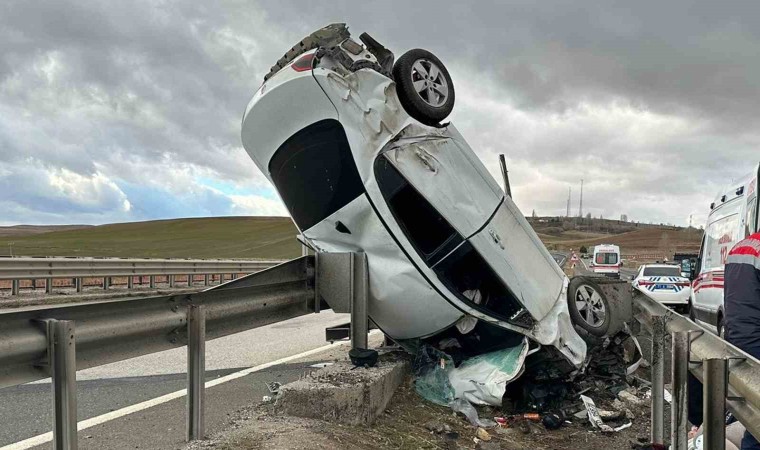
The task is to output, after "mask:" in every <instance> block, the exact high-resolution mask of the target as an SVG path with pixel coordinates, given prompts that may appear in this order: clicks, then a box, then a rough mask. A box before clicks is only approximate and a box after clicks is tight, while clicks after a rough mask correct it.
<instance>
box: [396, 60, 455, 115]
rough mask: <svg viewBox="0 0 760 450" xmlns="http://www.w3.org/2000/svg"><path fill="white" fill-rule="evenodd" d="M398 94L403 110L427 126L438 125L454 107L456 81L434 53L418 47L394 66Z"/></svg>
mask: <svg viewBox="0 0 760 450" xmlns="http://www.w3.org/2000/svg"><path fill="white" fill-rule="evenodd" d="M393 80H394V81H395V82H396V93H397V95H398V99H399V101H400V102H401V106H403V107H404V110H405V111H406V112H407V114H409V115H410V116H412V117H413V118H415V119H417V120H418V121H420V122H422V123H424V124H425V125H431V126H435V125H438V124H439V123H440V122H441V121H442V120H443V119H445V118H446V117H447V116H448V115H449V114H451V111H452V110H453V109H454V83H453V82H452V80H451V75H449V71H448V70H446V66H444V65H443V63H442V62H441V60H439V59H438V58H437V57H436V56H435V55H433V54H432V53H430V52H429V51H427V50H423V49H421V48H415V49H413V50H409V51H408V52H406V53H404V54H403V55H401V57H400V58H399V59H398V60H397V61H396V63H395V64H394V65H393Z"/></svg>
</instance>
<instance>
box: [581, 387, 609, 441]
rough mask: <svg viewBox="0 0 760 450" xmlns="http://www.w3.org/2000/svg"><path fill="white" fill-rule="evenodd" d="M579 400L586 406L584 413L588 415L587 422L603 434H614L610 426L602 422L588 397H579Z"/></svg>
mask: <svg viewBox="0 0 760 450" xmlns="http://www.w3.org/2000/svg"><path fill="white" fill-rule="evenodd" d="M581 400H582V401H583V404H584V405H586V413H587V414H588V420H589V422H591V425H593V426H594V427H595V428H598V429H600V430H602V431H603V432H605V433H612V432H614V430H613V429H612V427H611V426H609V425H606V424H605V423H604V421H602V418H601V417H600V416H599V411H598V410H597V409H596V405H595V404H594V401H593V400H591V398H590V397H586V396H585V395H581Z"/></svg>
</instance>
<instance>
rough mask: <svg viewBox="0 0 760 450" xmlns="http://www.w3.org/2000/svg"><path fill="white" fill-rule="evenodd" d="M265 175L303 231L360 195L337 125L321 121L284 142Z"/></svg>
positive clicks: (360, 187) (353, 165)
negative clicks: (267, 175) (267, 174)
mask: <svg viewBox="0 0 760 450" xmlns="http://www.w3.org/2000/svg"><path fill="white" fill-rule="evenodd" d="M269 173H270V175H271V177H272V181H273V182H274V185H275V187H276V188H277V190H278V191H279V192H280V195H281V196H282V199H283V201H284V202H285V205H286V206H287V207H288V210H289V211H290V214H291V215H292V216H293V220H294V221H295V223H296V225H298V228H300V229H301V230H307V229H309V228H311V227H312V226H314V225H315V224H317V223H319V222H321V221H322V220H324V219H325V218H327V217H328V216H330V215H331V214H333V213H334V212H336V211H338V210H339V209H341V208H342V207H344V206H346V205H347V204H348V203H350V202H351V201H352V200H354V199H355V198H357V197H359V196H360V195H362V194H363V193H364V184H363V183H362V181H361V178H360V177H359V172H358V170H357V169H356V163H355V162H354V158H353V155H351V148H350V147H349V144H348V139H347V138H346V133H345V131H344V130H343V126H341V124H340V122H338V121H336V120H332V119H330V120H323V121H320V122H317V123H315V124H313V125H309V126H308V127H306V128H304V129H302V130H301V131H299V132H298V133H296V134H294V135H293V136H292V137H290V138H289V139H288V140H287V141H285V143H284V144H282V146H280V148H279V149H277V152H275V154H274V156H272V159H271V161H270V162H269Z"/></svg>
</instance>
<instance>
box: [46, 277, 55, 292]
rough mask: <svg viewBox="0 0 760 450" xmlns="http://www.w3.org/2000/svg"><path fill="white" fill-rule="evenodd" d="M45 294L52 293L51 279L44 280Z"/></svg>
mask: <svg viewBox="0 0 760 450" xmlns="http://www.w3.org/2000/svg"><path fill="white" fill-rule="evenodd" d="M45 293H46V294H52V293H53V279H52V278H45Z"/></svg>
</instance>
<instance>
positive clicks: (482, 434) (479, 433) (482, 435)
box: [475, 428, 491, 441]
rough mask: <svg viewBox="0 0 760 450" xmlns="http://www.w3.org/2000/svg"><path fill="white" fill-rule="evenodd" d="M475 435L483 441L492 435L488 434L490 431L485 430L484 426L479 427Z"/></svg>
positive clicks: (488, 439) (489, 438)
mask: <svg viewBox="0 0 760 450" xmlns="http://www.w3.org/2000/svg"><path fill="white" fill-rule="evenodd" d="M475 437H477V438H478V439H480V440H481V441H490V440H491V435H490V434H488V431H486V430H484V429H483V428H478V429H477V431H475Z"/></svg>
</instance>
